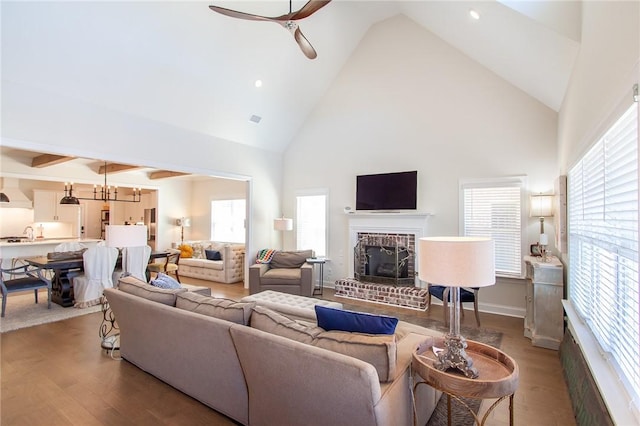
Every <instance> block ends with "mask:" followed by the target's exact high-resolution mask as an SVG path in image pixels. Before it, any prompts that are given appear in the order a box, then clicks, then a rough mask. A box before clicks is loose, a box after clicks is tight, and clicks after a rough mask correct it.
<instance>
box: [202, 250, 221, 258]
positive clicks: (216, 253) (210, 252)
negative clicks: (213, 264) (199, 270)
mask: <svg viewBox="0 0 640 426" xmlns="http://www.w3.org/2000/svg"><path fill="white" fill-rule="evenodd" d="M204 255H205V257H206V258H207V260H222V255H221V254H220V252H219V251H218V250H205V251H204Z"/></svg>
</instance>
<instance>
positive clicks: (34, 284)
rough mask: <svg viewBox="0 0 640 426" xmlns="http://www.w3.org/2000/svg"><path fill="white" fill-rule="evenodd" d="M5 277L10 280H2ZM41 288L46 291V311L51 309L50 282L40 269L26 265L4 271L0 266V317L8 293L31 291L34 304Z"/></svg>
mask: <svg viewBox="0 0 640 426" xmlns="http://www.w3.org/2000/svg"><path fill="white" fill-rule="evenodd" d="M0 265H2V259H0ZM5 275H7V276H9V277H10V278H9V279H4V277H5ZM41 288H42V289H45V288H46V289H47V309H51V280H50V279H47V277H46V276H45V275H44V273H43V271H42V269H40V268H36V267H33V266H31V265H28V264H25V265H20V266H17V267H13V268H6V269H3V268H2V267H1V266H0V293H1V294H2V314H1V315H0V316H1V317H3V318H4V313H5V311H6V308H7V296H8V295H9V293H15V292H18V291H29V290H33V294H34V296H35V299H36V303H38V290H40V289H41Z"/></svg>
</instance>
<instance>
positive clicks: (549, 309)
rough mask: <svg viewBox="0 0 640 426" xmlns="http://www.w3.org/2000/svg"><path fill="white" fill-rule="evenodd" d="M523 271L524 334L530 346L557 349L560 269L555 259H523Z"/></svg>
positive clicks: (561, 329)
mask: <svg viewBox="0 0 640 426" xmlns="http://www.w3.org/2000/svg"><path fill="white" fill-rule="evenodd" d="M524 262H525V266H526V268H527V276H526V278H527V281H526V286H527V288H526V296H525V297H526V315H525V318H524V335H525V337H528V338H530V339H531V343H532V344H533V345H534V346H539V347H543V348H547V349H558V348H559V347H560V342H561V341H562V337H563V335H564V311H563V309H562V297H563V293H564V280H563V267H562V263H561V262H560V260H558V258H557V257H554V256H549V259H548V261H547V262H543V261H542V258H541V257H533V256H525V257H524Z"/></svg>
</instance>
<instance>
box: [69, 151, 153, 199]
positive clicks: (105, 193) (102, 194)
mask: <svg viewBox="0 0 640 426" xmlns="http://www.w3.org/2000/svg"><path fill="white" fill-rule="evenodd" d="M141 195H142V189H141V188H133V198H132V199H130V200H127V199H118V187H117V186H114V187H113V191H112V189H111V187H110V186H109V185H107V162H106V161H105V163H104V185H102V187H101V188H100V190H98V186H97V185H93V198H89V197H76V196H74V195H73V183H70V184H67V183H66V182H65V184H64V197H62V199H61V200H60V204H80V200H92V201H102V202H105V203H108V202H109V201H119V202H123V203H139V202H140V196H141Z"/></svg>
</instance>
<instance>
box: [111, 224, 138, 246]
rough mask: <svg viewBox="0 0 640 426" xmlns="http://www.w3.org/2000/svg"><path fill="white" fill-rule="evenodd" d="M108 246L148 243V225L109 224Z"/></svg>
mask: <svg viewBox="0 0 640 426" xmlns="http://www.w3.org/2000/svg"><path fill="white" fill-rule="evenodd" d="M106 237H107V246H109V247H119V248H123V247H141V246H146V245H147V227H146V226H140V225H107V227H106Z"/></svg>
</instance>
